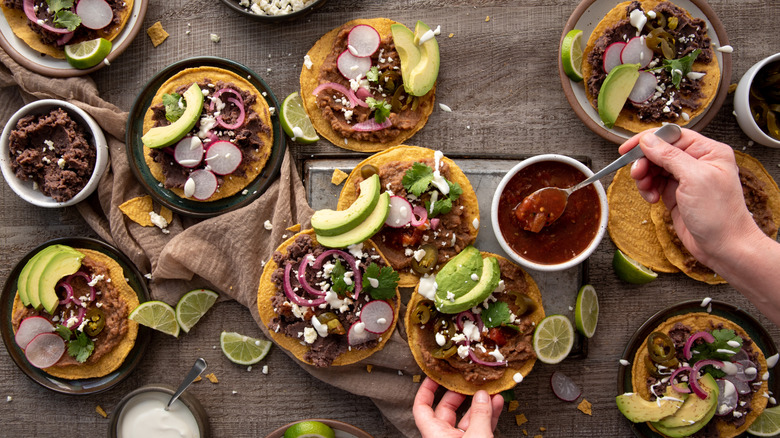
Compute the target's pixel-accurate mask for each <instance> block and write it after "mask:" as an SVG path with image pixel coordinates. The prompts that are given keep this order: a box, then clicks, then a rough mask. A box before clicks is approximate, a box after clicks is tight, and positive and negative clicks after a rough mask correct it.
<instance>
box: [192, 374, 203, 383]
mask: <svg viewBox="0 0 780 438" xmlns="http://www.w3.org/2000/svg"><path fill="white" fill-rule="evenodd" d="M201 380H203V377H201V376H198V377H196V378H195V380H193V381H192V383H195V382H200V381H201Z"/></svg>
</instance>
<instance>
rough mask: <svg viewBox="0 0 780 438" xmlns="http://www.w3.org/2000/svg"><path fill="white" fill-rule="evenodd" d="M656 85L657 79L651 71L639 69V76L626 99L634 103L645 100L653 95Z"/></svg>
mask: <svg viewBox="0 0 780 438" xmlns="http://www.w3.org/2000/svg"><path fill="white" fill-rule="evenodd" d="M656 85H658V79H656V77H655V75H654V74H653V73H651V72H649V71H640V72H639V77H638V78H637V80H636V83H634V88H632V89H631V94H629V95H628V99H629V100H630V101H631V102H634V103H642V102H646V101H647V99H650V98H651V97H653V94H654V93H655V87H656Z"/></svg>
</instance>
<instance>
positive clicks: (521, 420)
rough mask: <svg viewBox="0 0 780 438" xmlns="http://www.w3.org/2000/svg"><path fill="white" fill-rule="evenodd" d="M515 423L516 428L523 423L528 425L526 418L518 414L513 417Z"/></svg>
mask: <svg viewBox="0 0 780 438" xmlns="http://www.w3.org/2000/svg"><path fill="white" fill-rule="evenodd" d="M509 412H512V411H509ZM515 423H516V424H517V425H518V426H522V425H524V424H525V423H528V418H526V416H525V414H518V415H515Z"/></svg>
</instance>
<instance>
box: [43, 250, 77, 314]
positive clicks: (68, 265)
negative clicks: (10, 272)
mask: <svg viewBox="0 0 780 438" xmlns="http://www.w3.org/2000/svg"><path fill="white" fill-rule="evenodd" d="M66 248H67V247H66ZM83 258H84V254H82V253H80V252H78V251H76V250H74V249H72V248H68V249H67V250H62V251H57V252H55V253H54V254H53V255H52V256H51V258H50V259H49V260H48V262H47V263H46V266H45V267H44V269H43V272H42V273H41V276H40V277H39V280H38V297H39V298H40V302H41V306H42V307H43V308H44V309H45V310H46V311H47V312H48V313H49V315H54V311H55V310H57V306H58V305H59V304H60V299H59V297H57V292H56V290H55V289H54V287H55V286H56V285H57V282H58V281H60V279H61V278H63V277H66V276H68V275H71V274H73V273H75V272H76V271H78V270H79V268H80V267H81V260H82V259H83ZM42 261H43V259H41V262H42ZM41 262H39V263H41ZM30 279H32V278H30Z"/></svg>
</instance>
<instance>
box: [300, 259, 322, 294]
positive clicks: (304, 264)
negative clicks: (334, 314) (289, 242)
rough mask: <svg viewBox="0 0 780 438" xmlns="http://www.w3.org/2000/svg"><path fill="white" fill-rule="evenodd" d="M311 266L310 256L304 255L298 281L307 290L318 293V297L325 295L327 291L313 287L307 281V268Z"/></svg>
mask: <svg viewBox="0 0 780 438" xmlns="http://www.w3.org/2000/svg"><path fill="white" fill-rule="evenodd" d="M308 267H309V257H308V256H304V257H303V260H301V264H300V265H299V266H298V275H297V276H298V283H300V284H301V287H302V288H303V290H305V291H306V292H308V293H310V294H312V295H316V296H318V297H321V296H325V291H323V290H320V289H315V288H313V287H312V286H311V285H310V284H309V282H308V281H306V269H307V268H308Z"/></svg>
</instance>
